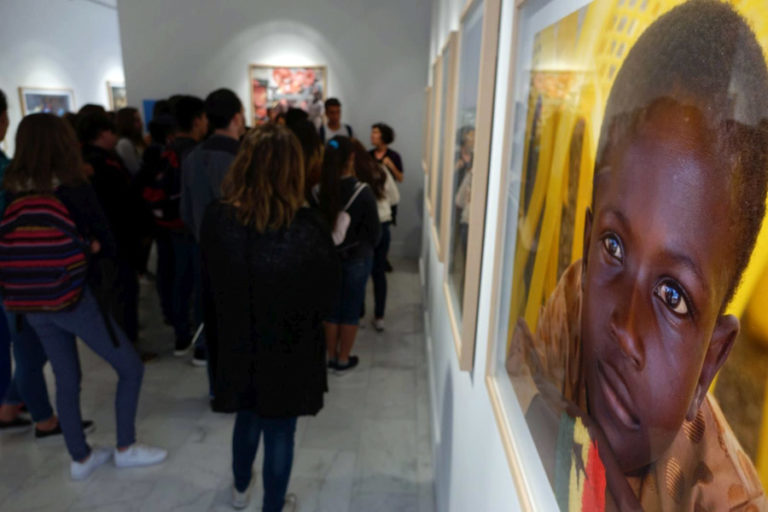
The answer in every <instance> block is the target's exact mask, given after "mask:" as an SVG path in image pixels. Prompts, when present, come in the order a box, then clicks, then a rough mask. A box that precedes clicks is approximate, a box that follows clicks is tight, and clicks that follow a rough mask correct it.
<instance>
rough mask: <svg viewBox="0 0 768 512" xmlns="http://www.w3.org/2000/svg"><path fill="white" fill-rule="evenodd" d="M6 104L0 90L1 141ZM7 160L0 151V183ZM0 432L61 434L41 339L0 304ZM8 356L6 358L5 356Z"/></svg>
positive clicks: (87, 425) (1, 195)
mask: <svg viewBox="0 0 768 512" xmlns="http://www.w3.org/2000/svg"><path fill="white" fill-rule="evenodd" d="M8 124H9V121H8V103H7V102H6V99H5V94H4V93H3V92H2V91H0V141H2V140H4V139H5V135H6V133H7V132H8ZM8 164H10V160H9V159H8V157H7V156H6V155H5V153H3V152H2V150H0V183H2V180H3V176H4V174H5V170H6V168H7V167H8ZM4 211H5V192H4V190H3V191H0V214H1V213H2V212H4ZM9 342H10V344H11V347H12V348H13V359H14V360H15V362H16V367H15V369H14V373H13V379H10V380H7V379H9V377H10V375H11V374H10V372H11V368H10V362H11V359H10V354H8V348H7V347H8V343H9ZM0 350H2V352H1V353H0V358H2V360H1V361H0V381H3V382H0V399H2V403H1V404H0V432H10V431H17V430H21V429H23V430H26V429H27V428H30V427H31V425H32V422H34V423H35V437H36V438H37V439H41V438H46V437H49V436H52V435H58V434H61V425H59V420H58V418H57V417H56V415H55V414H54V412H53V408H52V407H51V400H50V398H49V396H48V387H47V386H46V383H45V375H44V374H43V367H44V366H45V363H47V362H48V357H47V356H46V355H45V351H44V350H43V346H42V345H41V344H40V339H39V338H38V337H37V335H36V334H35V332H34V331H33V330H32V328H31V327H30V326H29V324H28V323H27V321H26V320H25V318H24V316H23V315H15V314H13V313H9V314H7V316H6V312H5V309H4V308H3V306H2V304H0ZM6 356H8V357H6ZM22 404H24V405H25V406H26V407H27V410H28V411H29V413H30V416H31V417H32V421H29V420H27V419H25V418H22V417H21V415H20V414H21V405H22ZM83 428H84V429H87V430H91V429H92V428H93V422H92V421H84V422H83Z"/></svg>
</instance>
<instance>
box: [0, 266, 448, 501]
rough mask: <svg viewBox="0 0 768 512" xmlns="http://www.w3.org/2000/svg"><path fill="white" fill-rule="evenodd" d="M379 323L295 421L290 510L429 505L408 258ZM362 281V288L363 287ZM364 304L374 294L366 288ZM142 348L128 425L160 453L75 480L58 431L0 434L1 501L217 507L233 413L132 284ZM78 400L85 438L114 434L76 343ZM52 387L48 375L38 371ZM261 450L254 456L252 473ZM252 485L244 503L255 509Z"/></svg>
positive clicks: (419, 343)
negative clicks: (45, 436) (320, 402)
mask: <svg viewBox="0 0 768 512" xmlns="http://www.w3.org/2000/svg"><path fill="white" fill-rule="evenodd" d="M394 265H395V267H396V269H397V271H396V272H394V273H393V274H389V276H390V279H389V284H390V298H389V307H388V310H387V325H386V330H385V332H384V333H381V334H377V333H376V332H375V331H374V330H373V329H372V328H371V327H370V325H369V326H367V328H366V329H363V330H361V331H360V334H359V336H358V341H357V344H356V348H355V351H354V353H356V354H358V355H359V356H360V360H361V363H360V366H359V367H358V368H357V369H355V370H354V371H353V372H351V373H350V374H348V375H344V376H340V377H339V376H334V375H331V376H329V387H330V392H329V393H328V394H327V395H326V404H325V407H324V409H323V410H322V411H321V412H320V413H319V414H318V415H317V416H316V417H305V418H301V419H300V420H299V423H298V428H297V432H296V450H295V459H294V466H293V472H292V475H291V481H290V485H289V492H293V493H295V494H296V495H297V496H298V502H299V507H298V510H300V511H306V512H312V511H328V512H346V511H349V512H357V511H365V512H376V511H398V512H410V511H412V512H427V511H430V512H431V511H433V510H434V508H435V507H434V497H433V472H432V465H431V460H432V457H431V448H430V436H429V432H430V430H429V429H430V425H429V421H430V418H429V412H428V411H429V403H428V401H429V394H428V385H427V368H426V364H427V363H426V358H425V351H424V338H423V332H424V330H423V325H422V309H421V298H420V297H421V295H420V292H419V278H418V274H417V273H416V272H417V269H416V265H415V264H411V263H409V262H399V261H396V262H394ZM369 288H370V286H369ZM367 303H368V308H369V311H370V308H372V306H373V301H372V300H371V297H370V290H369V297H368V301H367ZM141 319H142V334H141V336H142V341H141V348H142V349H145V350H153V351H156V352H158V353H159V354H160V355H159V357H158V358H157V359H155V360H153V361H150V362H148V363H147V365H146V372H145V378H144V386H143V389H142V396H141V403H140V407H139V415H138V419H137V429H138V435H139V439H140V440H141V441H143V442H145V443H148V444H153V445H158V446H162V447H165V448H167V449H168V450H169V452H170V455H169V458H168V460H167V461H166V462H165V463H164V464H163V465H160V466H157V467H152V468H143V469H121V470H117V469H115V468H114V467H113V466H112V465H111V464H110V465H107V466H105V467H103V468H100V469H99V470H98V471H97V472H96V473H94V474H93V475H92V476H91V477H90V478H89V479H88V480H87V481H85V482H73V481H71V480H70V478H69V458H68V455H67V453H66V450H65V448H64V443H63V440H55V441H36V440H35V439H34V436H33V434H32V432H27V433H25V434H16V435H11V434H7V435H5V436H2V437H0V510H2V511H3V512H13V511H21V510H29V511H33V510H39V511H86V510H92V511H100V512H109V511H111V512H117V511H152V512H155V511H166V510H173V511H220V510H221V511H225V510H232V509H231V507H230V506H229V499H230V488H231V485H232V475H231V471H230V461H231V455H230V439H231V432H232V425H233V417H232V416H229V415H221V414H215V413H212V412H211V411H210V410H209V408H208V399H207V384H206V377H205V371H204V370H203V369H199V368H195V367H193V366H191V365H190V364H189V360H188V359H180V358H174V357H173V355H172V353H171V352H172V342H173V336H172V332H171V330H170V329H169V328H168V327H166V326H164V325H162V322H161V321H160V317H159V314H158V313H157V300H156V297H155V294H154V293H153V292H152V289H151V286H150V285H149V284H148V283H143V285H142V316H141ZM80 358H81V361H82V366H83V384H82V409H83V415H84V417H85V418H90V419H93V420H94V421H95V422H96V425H97V430H96V432H94V433H93V434H92V435H90V436H89V440H90V442H92V443H95V444H100V445H103V446H109V445H112V444H113V443H114V436H115V426H114V413H113V399H114V390H115V383H116V377H115V375H114V373H113V372H112V370H111V369H110V368H109V367H108V366H107V365H106V364H105V363H104V362H102V361H101V360H99V359H98V358H96V357H95V356H94V355H93V354H92V353H91V352H90V351H89V350H88V349H87V348H85V347H84V346H81V350H80ZM47 378H48V385H49V388H50V389H51V393H52V395H51V396H52V399H54V394H53V378H52V375H51V373H50V368H48V369H47ZM261 455H262V450H260V451H259V457H258V458H257V461H256V469H257V472H256V473H255V476H256V478H257V479H258V480H257V482H258V483H259V484H260V482H261V471H260V465H261V460H262V458H261ZM260 487H261V486H260V485H257V486H256V487H255V489H254V490H255V493H254V499H253V500H252V503H251V506H250V508H249V509H248V510H261V497H262V492H261V489H260Z"/></svg>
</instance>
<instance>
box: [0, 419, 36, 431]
mask: <svg viewBox="0 0 768 512" xmlns="http://www.w3.org/2000/svg"><path fill="white" fill-rule="evenodd" d="M31 427H32V422H31V421H29V420H25V419H24V418H21V417H19V416H16V417H15V418H13V419H12V420H11V421H0V433H8V434H16V433H19V432H26V431H27V430H29V429H30V428H31Z"/></svg>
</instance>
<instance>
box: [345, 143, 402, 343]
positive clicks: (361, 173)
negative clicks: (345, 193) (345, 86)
mask: <svg viewBox="0 0 768 512" xmlns="http://www.w3.org/2000/svg"><path fill="white" fill-rule="evenodd" d="M352 145H353V147H354V152H355V174H356V175H357V178H358V179H359V180H360V181H362V182H363V183H367V184H368V186H369V187H371V190H372V191H373V195H374V196H375V197H376V205H377V206H378V213H379V222H380V223H381V237H380V238H379V243H378V244H376V247H374V249H373V268H372V270H371V277H372V278H373V298H374V316H373V327H374V329H376V331H378V332H382V331H383V330H384V311H385V309H386V305H387V253H388V252H389V243H390V233H389V226H390V224H392V206H393V205H396V204H397V203H398V202H399V201H400V192H399V191H398V190H397V185H396V184H395V180H394V178H393V177H392V174H391V173H390V172H388V171H387V169H386V168H385V167H384V166H383V165H381V164H378V163H376V161H375V160H374V159H373V158H372V157H371V155H370V154H369V153H368V152H367V151H366V150H365V148H364V147H363V145H362V144H361V143H360V141H359V140H357V139H352Z"/></svg>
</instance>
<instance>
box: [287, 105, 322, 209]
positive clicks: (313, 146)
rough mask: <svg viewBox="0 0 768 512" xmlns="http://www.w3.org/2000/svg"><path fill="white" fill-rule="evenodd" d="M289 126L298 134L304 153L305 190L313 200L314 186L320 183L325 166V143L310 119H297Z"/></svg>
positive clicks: (309, 198) (308, 197)
mask: <svg viewBox="0 0 768 512" xmlns="http://www.w3.org/2000/svg"><path fill="white" fill-rule="evenodd" d="M288 128H290V130H291V131H292V132H293V134H294V135H296V138H297V139H299V144H301V151H302V153H303V154H304V170H305V174H304V176H305V184H304V190H305V194H306V196H307V200H308V201H310V200H311V194H312V188H313V187H314V186H315V185H317V184H318V183H320V174H321V169H322V167H323V143H322V142H320V136H319V135H318V134H317V129H316V128H315V125H314V124H312V122H311V121H309V120H306V119H304V120H302V121H297V122H296V123H293V124H288Z"/></svg>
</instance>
